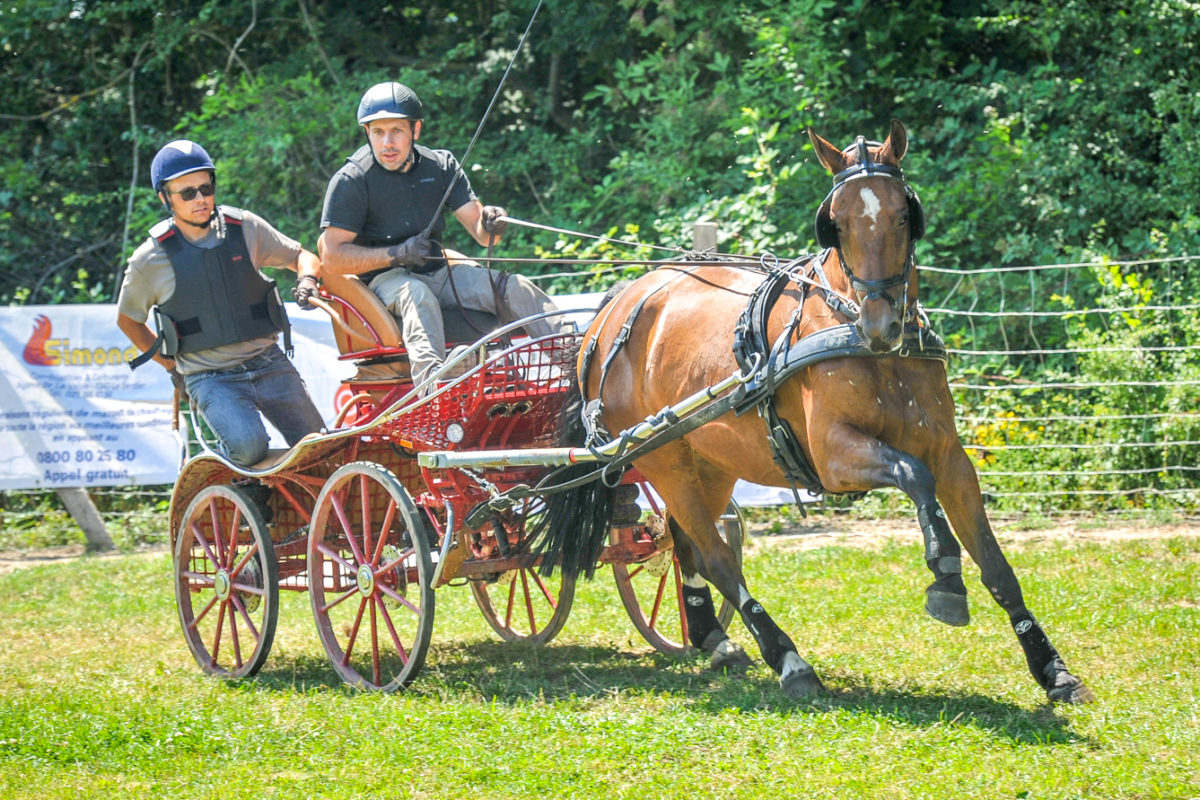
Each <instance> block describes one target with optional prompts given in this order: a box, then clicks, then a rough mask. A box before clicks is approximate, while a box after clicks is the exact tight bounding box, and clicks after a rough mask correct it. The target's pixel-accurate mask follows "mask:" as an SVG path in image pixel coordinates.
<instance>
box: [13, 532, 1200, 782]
mask: <svg viewBox="0 0 1200 800" xmlns="http://www.w3.org/2000/svg"><path fill="white" fill-rule="evenodd" d="M906 524H907V523H906ZM909 527H911V528H912V535H911V536H907V537H904V538H892V537H887V538H883V539H878V540H874V539H873V540H870V541H869V542H867V543H866V544H865V545H863V544H856V545H855V546H848V545H838V544H836V543H832V544H829V545H828V546H820V547H811V546H808V547H799V546H797V540H796V539H791V538H787V537H780V536H771V537H758V538H755V539H753V540H751V542H750V543H749V544H748V547H747V555H746V567H747V576H748V580H749V581H750V586H751V589H752V591H753V592H754V593H755V594H756V596H757V597H758V599H759V600H761V601H762V602H763V603H764V604H765V605H766V606H767V608H768V610H770V611H771V612H772V613H773V614H774V615H775V618H776V620H777V621H778V622H779V623H780V624H781V625H782V626H783V628H784V629H785V630H786V631H788V632H789V633H790V634H791V636H792V638H793V639H794V640H795V641H796V643H797V645H798V646H799V648H800V651H801V654H802V655H804V656H805V657H806V658H808V659H809V660H810V661H811V662H813V663H814V665H815V666H816V668H817V670H818V672H819V673H820V674H821V676H822V678H823V680H824V681H825V684H826V687H827V689H828V691H827V692H826V693H825V694H824V695H822V696H820V697H818V698H816V699H812V700H807V701H799V702H797V701H789V700H787V699H785V698H784V697H783V696H782V694H781V693H780V691H779V689H778V685H777V682H776V678H775V676H774V674H773V673H772V672H770V670H768V669H767V668H766V667H765V666H763V665H762V664H761V663H759V664H758V665H757V666H755V667H753V668H752V669H751V670H750V671H749V672H748V673H747V674H744V675H728V676H727V675H717V674H714V673H712V672H711V671H709V670H708V669H707V668H706V661H705V660H704V659H703V658H700V657H694V658H683V659H669V658H666V657H664V656H661V655H658V654H656V653H655V652H654V651H652V650H651V649H650V648H649V647H648V646H646V645H645V644H644V643H643V642H642V640H641V639H640V638H639V637H638V635H637V633H636V632H635V631H634V629H633V627H632V625H631V624H630V623H629V621H628V618H627V617H626V615H625V613H624V610H623V609H622V608H621V606H620V603H619V600H618V599H617V594H616V591H615V588H614V586H613V584H612V580H611V577H610V575H609V574H608V573H603V574H602V575H601V576H600V578H598V579H597V580H596V581H594V582H592V583H581V585H580V590H579V594H578V595H577V598H576V601H575V606H574V610H573V612H572V615H571V618H570V620H569V621H568V623H567V627H566V629H565V630H564V631H563V633H562V634H561V635H560V636H559V638H558V639H556V640H555V641H554V642H553V643H551V644H550V645H549V646H548V647H545V648H541V649H535V648H527V647H522V646H517V645H510V644H504V643H502V642H500V641H498V640H497V639H495V638H494V636H493V635H492V634H491V632H490V629H489V628H488V627H487V625H486V623H485V622H484V621H483V619H482V617H481V616H480V614H479V613H478V611H477V610H476V609H475V607H474V605H473V603H472V601H471V598H470V592H469V591H467V590H466V589H465V588H460V587H448V588H444V589H440V590H438V598H437V603H438V606H437V622H436V625H435V632H434V644H433V649H432V651H431V653H430V658H429V661H428V663H427V664H426V667H425V670H424V672H422V673H421V675H420V677H419V678H418V679H417V681H416V683H415V684H414V685H413V686H412V687H411V688H410V690H409V691H407V692H405V693H403V694H397V695H387V696H376V695H365V694H359V693H356V692H354V691H351V690H347V689H345V688H343V687H342V686H341V685H339V684H336V683H334V677H333V673H332V670H331V669H330V668H329V666H328V665H327V663H326V662H325V659H324V654H323V652H322V651H321V649H320V645H319V643H318V641H317V638H316V634H315V633H314V631H313V625H312V621H311V618H310V617H309V610H308V605H307V598H306V597H304V596H294V595H286V596H285V598H284V604H283V607H282V611H281V616H280V630H279V633H278V635H277V636H276V640H275V647H274V650H273V655H272V657H271V659H270V661H268V663H267V666H266V667H265V668H264V670H263V672H262V673H260V675H259V677H258V678H256V679H254V680H250V681H247V682H243V683H240V684H228V683H221V682H218V681H215V680H212V679H208V678H205V677H204V676H203V675H202V674H201V673H200V671H199V669H198V668H197V667H196V666H195V663H194V662H193V661H192V658H191V656H190V654H189V653H188V651H187V648H186V647H185V645H184V643H183V639H182V636H181V635H180V633H179V631H178V623H177V621H176V617H175V612H174V602H173V597H172V594H171V588H170V562H169V558H168V555H167V554H166V552H165V551H163V550H159V551H155V552H150V553H137V554H126V555H121V556H115V557H113V556H109V557H87V558H80V559H70V560H64V561H61V562H58V563H53V564H45V565H40V566H36V567H32V568H25V569H18V570H16V571H12V572H10V573H8V574H4V575H2V576H0V598H2V599H0V611H2V612H3V613H0V643H2V644H0V798H6V799H7V798H38V800H51V799H53V798H70V799H71V800H84V799H85V798H122V800H124V799H126V798H187V799H188V800H192V799H193V798H219V797H255V798H264V797H280V798H282V797H288V798H339V800H340V799H350V798H529V797H547V798H555V799H557V798H574V797H580V798H583V797H605V798H607V797H613V798H635V799H636V800H651V799H654V798H689V800H691V799H692V798H758V797H763V798H766V797H770V798H780V797H811V798H839V799H843V798H925V797H930V798H932V797H937V798H1055V799H1056V800H1065V799H1066V798H1123V799H1126V798H1127V799H1131V800H1132V799H1134V798H1200V710H1198V708H1200V705H1198V702H1197V700H1198V697H1197V695H1198V687H1200V675H1198V674H1197V673H1198V672H1200V670H1198V669H1197V667H1198V666H1200V531H1190V532H1188V531H1184V532H1183V533H1181V534H1180V535H1165V536H1164V535H1161V534H1159V535H1154V536H1149V535H1148V536H1147V537H1146V538H1130V539H1125V540H1120V541H1109V540H1100V541H1082V540H1080V539H1077V538H1066V537H1061V536H1044V537H1040V538H1037V539H1029V538H1024V537H1023V538H1021V539H1019V540H1016V541H1009V540H1008V539H1006V538H1005V537H1004V536H1002V542H1007V550H1008V554H1009V557H1010V560H1011V561H1012V562H1013V565H1014V567H1015V568H1016V569H1017V573H1018V575H1019V576H1020V577H1021V578H1022V580H1023V586H1024V589H1025V593H1026V597H1027V599H1028V601H1029V604H1030V607H1031V608H1032V609H1033V611H1034V612H1035V613H1036V614H1037V615H1038V616H1039V618H1040V619H1041V620H1042V621H1043V623H1044V625H1045V627H1046V629H1047V631H1048V633H1049V634H1050V636H1051V637H1052V639H1053V640H1054V642H1055V644H1056V645H1057V646H1058V648H1059V650H1060V651H1061V652H1062V653H1063V655H1064V657H1065V658H1066V660H1067V663H1068V665H1069V666H1070V667H1071V668H1072V670H1073V671H1074V672H1075V673H1076V674H1078V675H1080V676H1081V677H1083V678H1084V679H1085V680H1086V681H1087V682H1088V683H1089V685H1090V686H1091V687H1092V689H1093V690H1094V691H1095V692H1096V695H1097V697H1098V702H1097V703H1096V704H1094V705H1092V706H1088V707H1067V708H1064V707H1049V706H1047V705H1046V704H1045V702H1044V696H1043V694H1042V692H1041V690H1040V689H1039V688H1038V687H1037V685H1036V684H1035V683H1034V682H1033V680H1032V678H1031V677H1030V675H1029V673H1028V671H1027V669H1026V667H1025V664H1024V659H1023V658H1022V656H1021V653H1020V650H1019V648H1018V646H1017V644H1016V640H1015V637H1014V636H1013V635H1012V633H1011V630H1010V629H1009V627H1008V625H1007V622H1006V620H1005V619H1004V616H1003V614H1002V613H1001V612H1000V611H999V609H998V608H996V607H995V606H994V605H993V604H992V603H991V601H990V599H988V598H987V596H986V593H985V592H984V591H983V589H982V587H981V586H980V585H979V583H978V572H977V570H975V569H974V566H973V565H968V566H967V568H966V569H967V573H968V574H967V578H968V587H969V589H970V591H971V599H972V611H973V614H974V617H973V620H972V622H971V624H970V626H969V627H967V628H961V629H951V628H947V627H944V626H941V625H939V624H938V623H936V622H934V621H932V620H931V619H929V618H928V617H926V616H925V615H924V613H923V612H922V611H921V604H922V601H923V595H922V590H923V588H924V586H925V584H926V583H927V582H928V575H927V573H926V571H925V569H924V566H923V563H922V562H921V549H920V544H919V534H918V533H917V531H916V528H915V526H911V525H910V526H909ZM1147 533H1150V531H1148V532H1147ZM733 635H734V638H735V639H736V640H738V641H739V642H741V643H742V644H743V645H744V646H746V648H747V650H750V651H751V652H753V653H754V654H755V655H757V651H756V650H753V649H752V648H753V642H752V640H751V638H750V637H749V635H748V633H747V632H746V631H745V629H744V628H743V627H742V625H741V623H740V622H735V623H734V627H733Z"/></svg>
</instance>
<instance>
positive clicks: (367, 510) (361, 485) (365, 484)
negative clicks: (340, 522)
mask: <svg viewBox="0 0 1200 800" xmlns="http://www.w3.org/2000/svg"><path fill="white" fill-rule="evenodd" d="M370 486H371V483H370V479H369V478H368V477H367V476H366V475H365V474H363V475H359V476H358V502H359V508H360V509H361V513H362V516H361V517H360V518H359V519H360V520H361V524H362V537H363V543H362V548H363V554H364V555H365V554H367V553H371V552H372V551H374V549H375V548H374V547H372V546H371V492H370ZM359 560H360V561H361V560H362V559H361V557H360V559H359ZM370 563H372V564H374V563H375V562H374V561H372V562H370Z"/></svg>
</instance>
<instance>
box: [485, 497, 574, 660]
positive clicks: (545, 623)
mask: <svg viewBox="0 0 1200 800" xmlns="http://www.w3.org/2000/svg"><path fill="white" fill-rule="evenodd" d="M522 502H523V505H522V506H521V507H520V508H519V509H513V510H512V511H511V512H509V513H510V514H511V515H512V516H511V517H509V518H507V519H505V520H504V526H505V528H506V530H507V531H508V533H509V534H510V539H512V540H514V541H515V542H516V543H517V544H518V546H519V543H520V542H523V541H524V537H525V532H526V530H528V529H529V528H531V527H532V526H533V524H534V523H535V522H536V520H537V518H538V516H539V515H540V514H541V513H542V512H543V511H544V510H545V506H546V503H545V501H544V500H543V499H542V498H541V497H530V498H526V499H525V500H524V501H522ZM539 570H540V567H537V566H525V567H521V568H520V569H513V570H508V571H507V572H502V573H500V574H499V575H497V576H496V578H495V579H494V580H474V581H471V594H473V595H474V596H475V603H476V604H477V605H478V606H479V610H480V611H482V612H483V617H484V619H486V620H487V621H488V624H489V625H491V626H492V630H494V631H496V633H497V634H499V635H500V638H501V639H504V640H505V641H507V642H529V643H531V644H545V643H546V642H549V641H550V640H551V639H553V638H554V637H555V636H557V635H558V632H559V631H561V630H562V628H563V625H565V624H566V622H567V616H568V615H569V614H570V613H571V603H572V602H573V601H574V600H575V577H574V576H571V577H566V576H564V575H563V571H562V570H561V569H556V570H555V571H554V575H553V576H551V577H546V576H544V575H541V574H540V572H539Z"/></svg>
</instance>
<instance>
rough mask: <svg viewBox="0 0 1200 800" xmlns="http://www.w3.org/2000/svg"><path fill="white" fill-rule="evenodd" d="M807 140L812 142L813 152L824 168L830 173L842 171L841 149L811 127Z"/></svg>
mask: <svg viewBox="0 0 1200 800" xmlns="http://www.w3.org/2000/svg"><path fill="white" fill-rule="evenodd" d="M808 140H809V141H810V142H812V146H813V152H815V153H816V154H817V160H818V161H820V162H821V165H822V166H824V167H825V169H827V170H829V171H830V172H832V173H838V172H841V171H842V166H843V164H842V151H841V150H838V149H837V148H836V147H834V146H833V145H832V144H830V143H829V142H827V141H825V140H824V139H822V138H821V137H820V136H818V135H817V133H816V131H814V130H813V129H812V128H809V129H808Z"/></svg>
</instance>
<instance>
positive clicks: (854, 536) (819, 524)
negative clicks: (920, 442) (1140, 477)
mask: <svg viewBox="0 0 1200 800" xmlns="http://www.w3.org/2000/svg"><path fill="white" fill-rule="evenodd" d="M749 528H750V534H751V536H753V537H755V538H756V540H757V541H761V542H770V543H771V544H773V545H777V546H781V547H785V548H789V549H800V550H810V549H814V548H818V547H831V546H834V545H840V546H849V547H881V546H882V545H883V544H884V543H885V542H887V541H889V540H892V539H896V540H904V541H913V542H919V541H921V529H920V528H919V527H918V526H917V520H916V516H915V515H914V516H913V518H912V519H901V518H895V519H855V518H852V517H841V516H837V517H831V516H826V515H822V516H819V517H818V516H815V515H814V516H810V517H809V518H808V519H802V520H797V521H793V522H789V523H785V524H784V525H783V526H782V527H781V528H778V529H776V524H775V523H774V522H769V521H764V522H758V521H752V522H750V523H749ZM992 529H993V530H994V531H995V533H996V538H997V539H998V540H999V541H1000V543H1001V544H1002V545H1004V544H1015V545H1018V546H1019V545H1021V544H1032V543H1035V542H1039V541H1047V540H1071V541H1080V542H1085V541H1091V542H1115V541H1124V540H1130V539H1169V538H1173V537H1197V536H1200V519H1190V518H1177V519H1174V520H1171V521H1169V522H1165V523H1164V522H1160V521H1151V520H1132V521H1130V520H1122V521H1120V522H1116V523H1106V522H1105V521H1104V520H1103V519H1102V518H1098V517H1088V518H1084V519H1078V520H1074V519H1058V520H1051V521H1049V522H1048V523H1047V524H1045V525H1039V526H1037V527H1030V526H1028V525H1025V524H1020V523H1017V522H1006V521H1003V520H993V522H992ZM758 537H761V538H758Z"/></svg>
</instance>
